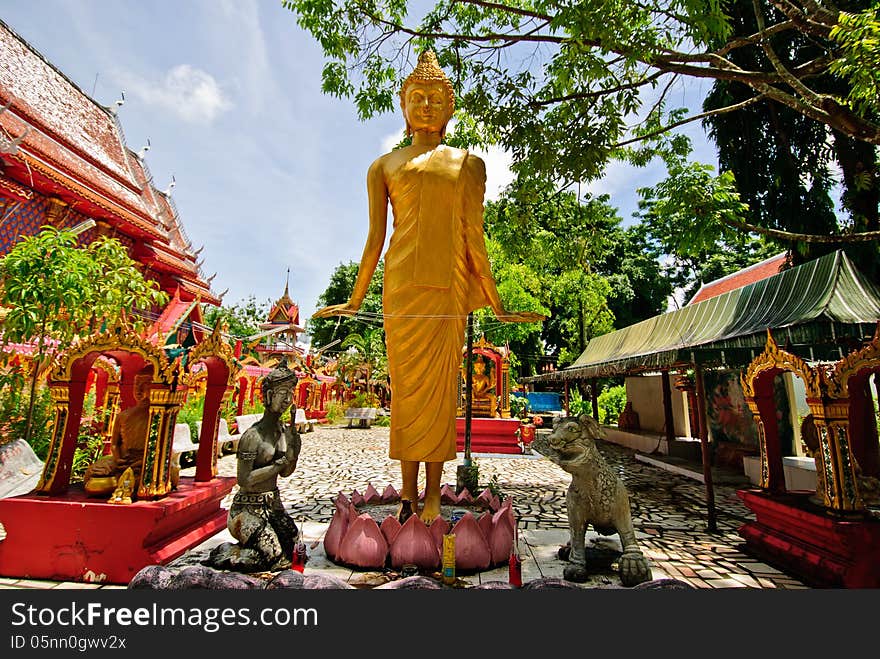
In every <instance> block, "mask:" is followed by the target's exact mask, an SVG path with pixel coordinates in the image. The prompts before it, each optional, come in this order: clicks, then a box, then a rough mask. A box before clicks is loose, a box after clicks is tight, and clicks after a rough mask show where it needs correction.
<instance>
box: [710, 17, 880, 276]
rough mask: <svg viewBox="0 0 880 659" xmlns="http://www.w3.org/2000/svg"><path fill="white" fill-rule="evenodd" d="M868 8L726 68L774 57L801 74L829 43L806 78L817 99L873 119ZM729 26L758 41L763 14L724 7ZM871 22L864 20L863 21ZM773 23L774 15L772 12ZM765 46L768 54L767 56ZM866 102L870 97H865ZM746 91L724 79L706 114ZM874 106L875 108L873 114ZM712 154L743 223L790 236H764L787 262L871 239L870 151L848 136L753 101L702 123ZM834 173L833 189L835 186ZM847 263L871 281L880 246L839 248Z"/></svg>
mask: <svg viewBox="0 0 880 659" xmlns="http://www.w3.org/2000/svg"><path fill="white" fill-rule="evenodd" d="M871 4H872V3H871V2H869V1H868V0H860V1H854V2H853V1H850V2H843V3H840V4H839V5H838V6H840V7H841V8H842V9H845V10H847V11H858V10H859V9H867V8H868V7H869V6H870V5H871ZM873 4H874V7H875V9H874V10H870V9H869V10H867V11H865V12H864V13H862V14H845V13H842V14H840V16H839V23H838V25H837V27H835V28H833V29H832V30H831V33H830V35H828V37H825V38H817V37H816V35H812V34H805V33H803V32H800V31H796V30H794V31H792V30H785V31H781V32H779V33H778V34H774V35H773V36H772V37H771V38H770V40H769V43H768V44H767V48H761V49H756V48H742V49H736V50H735V51H732V52H731V53H730V55H729V57H730V60H731V61H732V62H733V63H735V64H736V65H737V66H739V67H740V68H743V69H755V68H768V67H771V66H772V65H773V63H772V61H771V57H773V56H774V55H775V54H776V53H779V54H781V55H780V56H783V55H784V57H785V59H786V65H787V66H789V67H792V66H794V67H798V66H805V65H807V64H808V63H809V62H812V61H816V59H817V58H820V59H821V58H823V57H826V56H827V53H828V52H829V46H828V43H829V39H830V40H832V41H833V42H834V43H837V44H838V46H839V51H840V52H839V54H840V55H841V57H839V58H838V59H836V60H835V61H833V62H832V63H831V66H830V67H828V68H827V69H824V70H823V71H821V72H816V73H815V75H813V76H812V77H811V79H810V85H811V87H812V88H813V89H814V90H816V91H817V92H820V93H823V94H831V95H834V96H835V97H836V98H845V99H846V103H847V105H848V106H849V108H850V109H851V110H857V111H860V112H862V113H863V114H865V116H872V117H873V118H875V119H876V117H877V112H876V109H877V108H876V103H877V94H876V93H873V95H871V92H872V91H873V92H876V90H877V89H878V87H877V85H876V81H877V77H878V75H880V74H878V68H877V67H878V64H880V45H878V44H880V39H878V38H877V35H878V34H880V22H878V21H877V15H876V6H877V4H876V2H874V3H873ZM728 11H729V14H730V21H731V24H732V25H733V26H734V30H735V31H736V32H737V33H757V32H758V31H759V28H760V22H761V21H760V19H761V14H756V12H755V7H754V4H753V2H752V0H737V1H735V2H730V3H729V8H728ZM869 15H870V16H871V18H869ZM780 16H781V14H780ZM768 48H769V51H768ZM865 94H867V95H868V96H865ZM751 95H752V94H751V90H750V89H749V88H747V87H745V86H743V85H740V84H738V83H736V82H735V81H730V80H717V81H716V82H715V83H714V85H713V87H712V91H711V92H710V94H709V95H708V96H707V98H706V100H705V102H704V109H705V110H707V111H710V112H712V111H714V110H715V109H718V108H723V107H727V106H730V105H732V104H733V105H735V104H739V103H744V102H746V101H747V100H748V99H749V98H750V97H751ZM871 106H873V109H872V107H871ZM704 124H705V125H706V126H707V127H708V129H709V134H710V136H711V137H712V139H713V140H714V141H715V144H716V146H717V148H718V154H719V163H720V166H721V169H722V171H727V170H729V171H731V172H732V173H733V174H734V175H735V177H736V188H737V190H738V191H739V193H740V195H741V197H742V201H743V202H745V203H746V204H747V205H748V210H747V211H746V213H745V217H746V219H747V221H748V222H749V223H751V224H753V225H755V226H756V227H759V228H769V229H782V230H787V231H789V232H792V233H796V234H804V235H803V236H799V237H798V238H794V237H789V238H786V237H785V236H783V235H780V234H777V235H776V236H775V237H773V238H771V240H772V241H773V242H775V243H776V244H778V245H779V246H780V248H785V249H788V250H790V253H791V257H792V262H793V263H794V264H797V263H801V262H803V261H806V260H810V259H813V258H816V257H818V256H821V255H822V254H825V253H827V252H828V251H830V250H833V249H837V248H839V247H840V246H841V243H840V242H836V243H834V242H819V240H818V238H819V237H820V236H821V237H822V239H823V240H824V239H825V237H827V236H835V235H844V236H847V235H848V234H852V233H858V234H862V235H870V233H867V234H866V232H873V231H877V230H878V229H880V219H878V201H880V175H878V163H877V155H878V154H877V147H876V146H875V145H874V144H872V143H870V142H867V141H864V140H861V139H858V138H856V137H854V136H852V135H850V134H848V133H846V132H842V131H840V130H837V129H834V128H831V127H829V126H828V125H826V124H824V123H821V122H817V121H814V120H813V119H812V118H810V117H809V116H806V115H804V114H803V113H801V112H799V111H798V110H796V109H792V108H789V107H787V106H785V105H781V104H779V103H775V102H773V101H771V100H769V99H762V100H759V101H757V102H755V103H753V104H751V105H748V107H743V108H742V109H741V110H740V111H738V112H735V113H727V114H724V113H722V114H711V115H710V116H707V118H706V119H705V120H704ZM836 172H839V173H840V175H839V179H840V180H839V181H836V178H838V175H837V173H836ZM836 184H839V188H840V190H841V191H842V200H841V201H842V204H841V206H842V212H841V213H839V214H838V212H836V210H835V202H834V199H833V198H832V193H833V192H834V191H835V190H836V189H837V185H836ZM844 246H845V248H846V249H847V251H848V252H849V253H850V256H851V257H852V258H853V259H854V260H856V261H858V262H859V263H861V264H862V267H863V268H865V269H866V271H868V272H867V273H868V274H869V275H870V276H872V277H874V278H875V279H876V278H877V277H878V276H880V268H878V267H877V262H878V261H880V259H878V256H880V252H878V244H877V243H874V244H873V245H872V244H866V243H863V242H860V243H851V244H844Z"/></svg>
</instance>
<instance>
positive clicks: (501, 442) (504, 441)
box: [455, 417, 522, 454]
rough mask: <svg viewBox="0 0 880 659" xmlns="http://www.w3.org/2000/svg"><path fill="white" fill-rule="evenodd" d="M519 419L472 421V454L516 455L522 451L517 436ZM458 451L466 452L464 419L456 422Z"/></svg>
mask: <svg viewBox="0 0 880 659" xmlns="http://www.w3.org/2000/svg"><path fill="white" fill-rule="evenodd" d="M519 423H520V422H519V419H482V418H477V419H471V452H472V453H516V454H521V453H522V449H521V448H520V446H519V441H518V438H517V436H516V431H517V429H518V428H519ZM455 430H456V438H455V445H456V450H457V451H464V419H463V418H462V417H458V418H457V419H456V420H455Z"/></svg>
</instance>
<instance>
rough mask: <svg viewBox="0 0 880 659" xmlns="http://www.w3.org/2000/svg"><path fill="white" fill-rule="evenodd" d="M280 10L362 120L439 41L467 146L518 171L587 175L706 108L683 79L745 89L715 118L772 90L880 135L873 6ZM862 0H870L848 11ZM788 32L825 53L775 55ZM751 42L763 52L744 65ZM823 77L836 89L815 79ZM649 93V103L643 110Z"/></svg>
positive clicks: (386, 104) (397, 3) (332, 5)
mask: <svg viewBox="0 0 880 659" xmlns="http://www.w3.org/2000/svg"><path fill="white" fill-rule="evenodd" d="M283 4H284V6H285V7H287V8H289V9H291V10H292V11H293V12H294V13H295V15H296V19H297V21H298V23H299V24H300V25H301V26H302V27H303V28H305V29H306V30H308V31H309V32H310V33H311V34H312V35H313V36H314V37H315V38H316V39H317V40H318V42H319V43H320V44H321V46H322V48H323V50H324V54H325V57H326V64H325V67H324V72H323V89H324V91H325V92H327V93H329V94H334V95H337V96H341V97H350V98H353V99H354V101H355V103H356V105H357V108H358V111H359V113H360V115H361V116H362V117H365V118H366V117H370V116H373V115H375V114H378V113H381V112H387V111H390V110H392V109H394V107H395V106H396V97H397V91H398V89H399V86H400V82H401V81H402V80H403V78H404V77H405V76H406V74H408V73H409V70H410V69H411V67H412V64H411V60H412V59H413V57H414V54H415V53H414V51H419V50H422V49H423V48H426V47H432V48H434V50H435V51H436V52H437V54H438V58H439V60H440V63H441V66H443V67H444V69H445V70H447V71H449V72H451V77H452V79H453V82H454V84H455V86H456V89H457V92H458V101H457V106H458V107H460V108H462V109H463V113H462V114H461V124H462V128H463V130H465V132H467V133H468V134H469V136H470V139H471V140H472V141H473V143H477V144H488V143H494V144H499V145H501V146H503V147H504V148H505V149H506V150H508V151H509V152H510V153H511V154H512V155H513V158H514V168H515V169H516V170H517V172H518V173H524V172H531V173H540V174H541V175H542V176H544V177H546V178H549V179H552V180H561V181H563V182H572V181H583V180H589V179H592V178H595V177H596V176H597V175H599V174H600V172H601V169H602V166H603V164H604V162H605V161H606V160H607V158H608V157H609V156H611V155H615V154H617V155H622V152H621V149H622V148H623V147H626V146H628V145H630V144H632V143H633V142H637V141H641V140H643V139H645V138H646V137H651V136H654V135H657V134H658V133H660V132H663V131H665V130H668V129H669V128H670V127H672V126H676V125H681V124H682V123H684V122H686V121H689V120H693V119H695V118H702V117H703V116H705V114H703V115H693V116H690V117H684V116H682V114H681V113H680V112H676V111H675V109H674V108H670V107H669V102H668V100H669V99H667V98H665V96H666V92H668V90H669V88H670V86H671V82H672V80H673V79H674V78H675V77H677V76H683V77H693V78H700V79H714V80H725V81H730V82H735V83H738V84H739V85H741V86H742V87H743V88H744V89H747V90H748V93H747V98H745V99H744V100H742V101H739V102H735V103H732V104H731V105H728V106H725V107H722V108H717V109H715V110H712V113H713V114H720V113H724V112H730V111H734V110H737V109H740V108H742V107H747V106H748V105H751V104H753V103H755V102H757V101H760V100H763V99H771V100H772V101H774V102H775V103H776V104H778V105H781V106H785V107H787V108H790V109H791V110H793V111H794V112H797V113H799V114H801V115H803V116H804V117H807V118H809V119H810V120H811V121H814V122H818V123H821V124H824V125H827V126H829V127H830V128H832V129H834V130H837V131H839V132H841V133H843V134H845V135H848V136H850V137H852V138H854V139H858V140H862V141H865V142H867V143H870V144H874V145H876V144H880V125H878V123H877V101H876V94H873V95H872V91H873V90H874V88H875V87H874V85H875V84H876V80H877V77H876V76H877V68H876V67H873V68H872V66H871V61H872V59H871V58H874V57H876V53H877V47H876V43H874V42H870V40H868V41H867V43H866V41H865V38H864V36H865V35H869V36H870V35H872V34H874V32H873V30H875V28H876V3H872V4H873V5H874V6H873V7H872V9H871V10H869V11H866V12H864V13H861V14H856V15H848V14H844V13H842V12H840V11H839V10H838V9H837V8H836V7H835V5H833V4H832V3H829V2H815V1H812V0H810V1H800V0H784V1H776V0H772V1H768V0H755V1H754V2H753V3H751V5H752V11H753V14H754V22H755V23H756V24H757V28H756V30H754V31H751V30H750V29H744V26H743V25H740V24H737V23H735V22H734V21H732V20H731V18H730V17H729V15H728V9H729V8H730V5H731V4H734V3H731V2H724V1H721V0H671V1H670V2H663V3H643V2H621V1H620V0H584V1H582V2H578V3H559V2H553V1H542V0H537V1H533V2H506V3H505V2H490V1H486V0H455V1H452V0H444V1H441V2H437V3H435V4H434V5H433V6H432V7H430V9H429V10H428V11H427V12H426V13H425V12H422V13H419V14H415V13H414V11H415V10H411V9H410V7H409V3H406V2H403V1H401V0H386V1H378V2H363V1H362V0H340V1H338V2H312V1H310V0H285V1H284V3H283ZM859 4H861V5H864V4H866V3H864V2H862V3H851V2H842V3H841V6H842V7H844V8H847V7H849V6H851V5H852V6H856V7H857V8H860V7H858V5H859ZM791 35H797V36H798V37H800V38H802V39H804V40H808V41H809V42H811V43H815V44H818V48H817V52H816V54H815V55H814V56H812V57H811V58H809V59H806V60H802V59H797V58H794V57H791V53H789V52H787V51H777V49H776V43H777V40H779V39H789V38H790V36H791ZM742 52H750V53H759V54H760V57H754V58H752V59H753V60H754V62H753V65H752V66H742V65H741V62H740V60H741V59H742V58H739V55H740V53H742ZM866 54H867V55H868V57H865V55H866ZM832 67H833V69H832ZM828 72H833V73H834V74H835V75H836V76H838V79H839V80H841V81H842V83H843V85H842V86H843V89H842V90H833V89H825V88H823V87H821V86H819V87H815V86H814V82H815V81H816V80H821V79H822V77H823V76H822V74H824V73H828ZM646 90H653V92H654V94H653V98H654V101H655V102H654V104H653V106H652V107H650V108H647V111H645V110H646V108H644V107H643V103H644V99H645V98H646V95H645V94H643V92H644V91H646ZM637 113H640V119H639V120H633V119H632V118H633V117H635V116H637Z"/></svg>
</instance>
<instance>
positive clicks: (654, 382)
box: [609, 374, 688, 437]
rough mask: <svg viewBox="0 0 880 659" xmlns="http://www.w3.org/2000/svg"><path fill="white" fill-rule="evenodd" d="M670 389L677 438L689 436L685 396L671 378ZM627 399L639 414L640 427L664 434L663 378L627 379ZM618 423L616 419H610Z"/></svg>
mask: <svg viewBox="0 0 880 659" xmlns="http://www.w3.org/2000/svg"><path fill="white" fill-rule="evenodd" d="M669 380H670V382H669V389H670V392H671V394H672V396H671V398H672V420H673V426H674V430H675V436H676V437H687V436H688V421H687V408H686V406H685V396H684V394H683V393H682V392H680V391H679V390H678V389H676V388H675V387H674V386H673V385H672V378H671V377H670V378H669ZM626 399H627V400H628V401H631V402H632V404H633V410H635V411H636V412H638V414H639V425H640V426H641V429H642V430H646V431H648V432H656V433H663V432H665V430H664V428H663V424H664V415H663V383H662V381H661V376H660V375H659V374H657V375H636V376H632V377H628V378H626ZM609 421H613V422H615V423H616V421H617V420H616V419H609Z"/></svg>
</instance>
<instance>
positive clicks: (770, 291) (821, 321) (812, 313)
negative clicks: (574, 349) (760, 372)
mask: <svg viewBox="0 0 880 659" xmlns="http://www.w3.org/2000/svg"><path fill="white" fill-rule="evenodd" d="M878 320H880V290H878V288H877V287H876V286H874V285H873V284H872V283H871V282H870V281H868V279H867V278H866V277H865V276H864V275H863V274H862V273H860V272H859V271H858V270H857V269H856V268H855V266H854V265H853V263H852V262H851V261H850V260H849V259H848V258H847V256H846V254H844V252H843V251H841V250H838V251H836V252H832V253H830V254H827V255H825V256H823V257H820V258H818V259H815V260H813V261H810V262H808V263H804V264H802V265H799V266H797V267H794V268H790V269H788V270H785V271H783V272H780V273H779V274H777V275H774V276H772V277H768V278H767V279H762V280H761V281H757V282H754V283H752V284H748V285H747V286H743V287H742V288H738V289H736V290H732V291H728V292H726V293H723V294H721V295H718V296H716V297H713V298H709V299H707V300H704V301H702V302H698V303H696V304H692V305H688V306H686V307H683V308H681V309H677V310H675V311H670V312H667V313H664V314H661V315H659V316H655V317H653V318H649V319H648V320H643V321H642V322H640V323H636V324H634V325H630V326H629V327H624V328H623V329H619V330H616V331H614V332H611V333H609V334H604V335H602V336H598V337H596V338H595V339H593V340H591V341H590V342H589V343H588V344H587V347H586V349H585V350H584V352H583V353H582V354H581V356H580V357H578V359H577V360H576V361H575V362H574V363H573V364H572V365H570V366H568V367H566V368H564V369H560V370H558V371H554V372H552V373H544V374H541V375H536V376H533V377H530V378H524V379H523V380H522V382H528V383H537V382H553V381H566V380H579V379H586V378H595V377H606V376H613V375H624V374H634V373H638V372H643V371H656V370H660V369H664V368H675V367H687V366H691V365H693V364H699V365H701V366H726V367H730V368H737V367H743V366H745V365H747V364H748V363H749V362H750V361H751V360H752V359H753V358H754V356H755V355H757V354H759V353H760V352H761V351H762V350H763V349H764V345H765V343H766V340H767V330H768V329H770V330H771V331H772V333H773V336H774V338H775V339H776V341H777V343H778V344H779V345H780V347H784V348H785V349H786V350H789V351H790V352H793V353H795V354H798V355H799V356H801V357H802V358H804V359H806V360H808V361H813V362H816V361H836V360H838V359H840V358H841V357H842V356H843V355H845V354H846V353H848V352H850V351H851V350H852V349H854V348H856V347H858V346H860V345H861V344H862V342H863V341H864V340H865V339H870V337H871V335H872V334H873V331H874V326H875V324H876V323H877V322H878Z"/></svg>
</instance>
